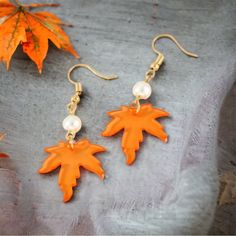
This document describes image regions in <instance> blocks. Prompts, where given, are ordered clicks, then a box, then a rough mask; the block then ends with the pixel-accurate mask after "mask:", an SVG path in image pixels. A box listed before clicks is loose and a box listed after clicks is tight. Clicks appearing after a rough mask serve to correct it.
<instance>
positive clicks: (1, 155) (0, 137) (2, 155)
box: [0, 133, 9, 158]
mask: <svg viewBox="0 0 236 236" xmlns="http://www.w3.org/2000/svg"><path fill="white" fill-rule="evenodd" d="M4 137H5V134H2V133H0V141H1V140H3V139H4ZM7 157H9V156H8V155H7V154H6V153H2V152H0V158H7Z"/></svg>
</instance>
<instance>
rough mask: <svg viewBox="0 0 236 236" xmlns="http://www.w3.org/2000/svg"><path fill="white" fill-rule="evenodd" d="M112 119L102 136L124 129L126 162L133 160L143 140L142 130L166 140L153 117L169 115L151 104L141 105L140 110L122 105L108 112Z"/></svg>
mask: <svg viewBox="0 0 236 236" xmlns="http://www.w3.org/2000/svg"><path fill="white" fill-rule="evenodd" d="M108 115H109V116H111V117H112V118H113V119H112V121H111V122H110V123H109V124H108V125H107V127H106V129H105V130H104V131H103V133H102V135H103V136H113V135H115V134H116V133H118V132H119V131H121V130H124V134H123V137H122V149H123V151H124V153H125V156H126V163H127V164H128V165H131V164H132V163H133V162H134V161H135V158H136V157H135V155H136V154H135V151H137V150H139V143H141V142H143V131H146V132H147V133H149V134H152V135H154V136H155V137H157V138H159V139H161V140H162V141H163V142H167V139H168V136H167V134H166V133H165V132H164V130H163V127H162V125H161V124H160V123H159V122H157V121H156V120H155V119H157V118H160V117H165V116H169V113H167V112H166V111H164V110H161V109H158V108H154V107H152V105H151V104H144V105H141V108H140V111H139V112H138V113H136V108H131V107H129V106H122V107H121V110H116V111H111V112H108Z"/></svg>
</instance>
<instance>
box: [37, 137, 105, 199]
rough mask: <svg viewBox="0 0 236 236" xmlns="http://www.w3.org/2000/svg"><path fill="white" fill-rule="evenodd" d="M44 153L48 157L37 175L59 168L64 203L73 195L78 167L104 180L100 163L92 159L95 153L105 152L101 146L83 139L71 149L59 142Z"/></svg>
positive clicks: (59, 181)
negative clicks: (48, 154) (46, 153)
mask: <svg viewBox="0 0 236 236" xmlns="http://www.w3.org/2000/svg"><path fill="white" fill-rule="evenodd" d="M45 151H46V152H48V153H50V156H49V157H47V159H46V160H45V161H44V163H43V165H42V167H41V168H40V169H39V173H40V174H46V173H49V172H51V171H53V170H55V169H56V168H58V167H59V166H60V167H61V169H60V173H59V179H58V184H59V186H60V188H61V190H62V192H63V193H64V202H67V201H69V200H70V199H71V197H72V195H73V187H75V186H76V185H77V183H76V179H79V178H80V167H83V168H84V169H86V170H89V171H91V172H93V173H94V174H96V175H98V176H99V177H100V178H101V179H103V178H104V170H103V169H102V167H101V163H100V161H99V160H97V159H96V158H95V157H94V154H95V153H97V152H104V151H105V148H104V147H102V146H98V145H95V144H91V143H90V142H89V141H88V140H86V139H85V140H81V141H79V142H77V143H75V144H74V145H73V148H72V146H71V145H70V144H69V143H68V142H60V143H59V144H58V145H57V146H53V147H48V148H45Z"/></svg>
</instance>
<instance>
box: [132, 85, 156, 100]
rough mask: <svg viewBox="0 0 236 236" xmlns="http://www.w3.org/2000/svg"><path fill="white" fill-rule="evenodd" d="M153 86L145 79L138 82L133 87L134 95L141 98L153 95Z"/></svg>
mask: <svg viewBox="0 0 236 236" xmlns="http://www.w3.org/2000/svg"><path fill="white" fill-rule="evenodd" d="M151 93H152V88H151V86H150V84H149V83H147V82H145V81H139V82H137V83H136V84H135V85H134V87H133V95H134V96H135V97H139V98H140V99H147V98H149V97H150V96H151Z"/></svg>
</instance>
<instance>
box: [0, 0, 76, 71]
mask: <svg viewBox="0 0 236 236" xmlns="http://www.w3.org/2000/svg"><path fill="white" fill-rule="evenodd" d="M16 2H18V1H16ZM42 6H58V4H36V3H35V4H29V5H21V4H16V5H15V4H13V3H11V2H10V1H9V0H0V60H1V61H3V62H4V63H5V64H6V66H7V69H8V68H9V66H10V61H11V58H12V55H13V54H14V52H15V50H16V48H17V47H18V45H19V44H21V45H22V48H23V51H24V52H25V53H26V54H27V55H28V56H29V57H30V59H31V60H32V61H34V62H35V64H36V65H37V67H38V70H39V72H40V73H41V72H42V68H43V61H44V59H45V57H46V55H47V51H48V41H49V40H50V41H51V42H52V43H53V44H55V45H56V47H57V48H59V49H63V50H65V51H67V52H69V53H71V54H72V55H73V56H75V57H76V58H79V55H78V54H77V52H76V51H75V50H74V48H73V47H72V45H71V42H70V39H69V37H68V36H67V34H66V33H65V32H64V31H63V30H62V28H61V25H63V22H62V21H61V20H60V19H59V18H58V17H57V16H55V15H54V14H52V13H49V12H30V11H29V10H30V9H31V8H36V7H42Z"/></svg>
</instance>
